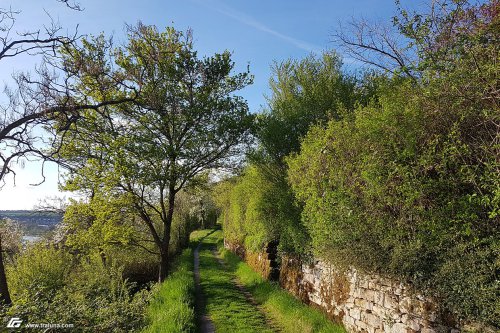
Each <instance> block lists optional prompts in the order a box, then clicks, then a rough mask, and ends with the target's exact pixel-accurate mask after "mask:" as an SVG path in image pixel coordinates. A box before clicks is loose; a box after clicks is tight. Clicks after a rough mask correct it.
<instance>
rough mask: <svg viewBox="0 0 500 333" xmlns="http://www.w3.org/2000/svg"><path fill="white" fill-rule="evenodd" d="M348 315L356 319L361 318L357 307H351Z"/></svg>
mask: <svg viewBox="0 0 500 333" xmlns="http://www.w3.org/2000/svg"><path fill="white" fill-rule="evenodd" d="M349 316H351V317H353V318H354V319H356V320H360V319H361V311H360V310H359V309H356V308H354V309H351V310H349Z"/></svg>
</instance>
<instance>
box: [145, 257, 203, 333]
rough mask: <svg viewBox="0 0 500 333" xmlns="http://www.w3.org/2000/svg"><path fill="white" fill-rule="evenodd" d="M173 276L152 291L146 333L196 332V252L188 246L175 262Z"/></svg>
mask: <svg viewBox="0 0 500 333" xmlns="http://www.w3.org/2000/svg"><path fill="white" fill-rule="evenodd" d="M174 267H175V268H174V270H173V272H172V273H171V274H170V276H169V277H168V278H167V279H166V280H165V281H164V282H163V283H162V284H161V285H159V286H158V287H157V290H155V291H153V293H154V295H155V296H154V298H153V299H152V301H151V302H150V304H149V306H148V309H147V319H148V326H147V327H146V328H145V329H144V330H143V331H142V332H143V333H187V332H194V331H195V314H194V302H193V300H194V277H193V252H192V249H190V248H188V249H186V250H184V251H183V252H182V254H181V255H180V256H179V257H178V258H177V260H176V263H175V264H174Z"/></svg>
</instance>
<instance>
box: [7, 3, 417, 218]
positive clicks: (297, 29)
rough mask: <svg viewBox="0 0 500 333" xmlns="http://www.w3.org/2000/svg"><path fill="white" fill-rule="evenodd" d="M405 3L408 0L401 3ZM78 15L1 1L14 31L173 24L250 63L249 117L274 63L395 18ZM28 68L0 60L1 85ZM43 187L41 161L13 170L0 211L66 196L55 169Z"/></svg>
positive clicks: (155, 6) (281, 7)
mask: <svg viewBox="0 0 500 333" xmlns="http://www.w3.org/2000/svg"><path fill="white" fill-rule="evenodd" d="M402 3H403V4H409V3H411V1H409V0H407V1H402ZM80 4H81V5H82V7H83V8H84V10H83V11H82V12H75V11H71V10H69V9H67V8H65V7H64V6H63V5H61V4H59V3H57V2H56V1H55V0H24V1H13V0H12V1H8V0H2V1H1V2H0V6H1V7H3V8H6V7H9V6H12V8H13V9H19V10H21V11H22V13H21V14H20V15H19V20H18V22H17V29H18V31H23V30H28V29H32V28H35V27H39V26H41V25H43V24H44V23H46V22H47V21H48V17H47V14H46V13H45V11H46V12H48V13H50V14H51V16H52V17H53V18H54V19H55V20H58V21H60V23H61V25H62V26H63V27H64V28H65V29H67V30H68V31H74V29H75V26H76V25H77V24H78V31H79V32H80V33H81V34H98V33H100V32H104V33H106V34H107V35H110V34H113V35H114V39H115V41H117V42H124V41H125V37H124V24H125V23H130V24H135V23H136V22H138V21H142V22H143V23H145V24H154V25H156V26H158V27H159V28H162V29H163V28H164V27H166V26H172V25H173V26H174V27H175V28H177V29H180V30H185V29H188V28H191V29H192V30H193V33H194V40H195V48H196V49H197V50H198V52H199V54H200V55H210V54H213V53H215V52H221V51H224V50H226V49H227V50H229V51H231V52H233V60H234V61H235V62H236V66H237V68H238V69H240V70H244V69H246V66H247V65H248V64H249V65H250V71H251V72H252V74H254V76H255V82H254V84H253V85H252V86H250V87H247V88H245V90H244V91H242V92H241V95H242V96H244V97H245V98H246V99H247V100H248V103H249V106H250V110H251V111H252V112H258V111H259V110H260V109H261V108H262V106H265V98H264V95H265V94H267V93H268V81H269V78H270V75H271V71H270V66H271V64H272V63H273V61H281V60H285V59H288V58H297V59H300V58H302V57H304V56H306V55H308V54H309V53H311V52H313V53H318V52H321V51H322V50H327V49H334V48H335V45H333V44H332V43H331V42H330V39H331V37H330V36H331V34H332V32H333V31H334V29H335V27H336V26H337V24H338V23H339V22H346V21H348V20H349V19H350V18H351V17H360V16H363V17H365V18H367V19H370V20H375V21H386V22H387V21H388V20H389V19H390V18H391V16H392V15H393V14H394V11H395V5H394V1H393V0H353V1H344V0H308V1H306V0H303V1H290V0H268V1H258V0H253V1H250V0H246V1H242V0H232V1H230V0H182V1H181V0H177V1H174V0H165V1H159V0H154V1H153V0H142V1H137V0H134V1H132V0H122V1H117V0H107V1H103V0H81V1H80ZM30 66H33V59H30V58H25V57H24V58H17V59H15V58H14V59H12V60H9V61H2V62H1V63H0V80H1V81H2V83H8V82H9V77H10V74H11V73H12V72H13V71H16V70H23V69H25V68H27V67H28V68H29V67H30ZM0 101H1V98H0ZM45 174H46V176H47V179H46V181H45V183H44V184H43V185H40V186H36V187H34V186H30V185H29V184H30V183H36V182H38V181H40V179H41V176H40V163H37V162H28V163H26V166H25V167H24V168H23V169H20V168H19V169H18V176H17V178H16V186H14V185H13V182H12V179H11V178H9V179H7V182H8V183H7V185H6V186H4V187H3V188H2V189H1V190H0V210H3V209H31V208H33V206H34V205H36V204H37V202H38V201H39V200H40V199H43V198H44V197H51V196H56V195H57V196H68V194H64V193H62V194H61V193H59V192H58V190H57V179H58V177H57V168H56V167H55V166H53V165H52V166H50V165H49V166H48V167H46V172H45Z"/></svg>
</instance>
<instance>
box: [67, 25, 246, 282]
mask: <svg viewBox="0 0 500 333" xmlns="http://www.w3.org/2000/svg"><path fill="white" fill-rule="evenodd" d="M84 45H85V49H82V50H78V49H73V50H70V51H69V52H68V55H67V63H66V66H67V67H68V68H75V69H77V70H78V72H79V75H80V77H81V78H82V80H81V81H80V82H79V83H78V84H79V87H80V88H81V89H82V90H84V91H87V92H88V94H90V95H91V96H94V97H95V98H101V97H102V96H103V95H106V96H120V94H121V92H120V91H115V90H113V89H109V84H108V82H109V80H108V79H107V78H106V77H103V76H95V75H93V71H92V69H93V67H92V66H87V67H86V68H83V67H79V66H76V65H77V64H75V63H74V62H73V60H72V59H80V62H82V63H86V64H91V63H94V64H98V66H99V67H101V68H107V69H109V71H108V72H109V73H110V75H111V77H122V78H123V79H124V80H126V82H127V84H128V86H129V88H130V89H131V90H132V91H136V92H138V94H137V98H135V99H134V102H133V103H129V104H126V105H120V106H116V107H106V108H103V109H101V110H99V112H92V111H91V112H89V113H88V114H87V115H86V118H87V119H88V121H87V122H86V123H82V124H77V125H75V126H72V127H71V128H70V133H69V134H68V135H70V138H71V140H70V141H69V142H68V143H67V144H66V145H65V147H64V148H63V149H62V150H61V154H60V156H61V157H62V158H64V160H65V163H66V164H67V165H68V166H69V167H70V170H71V173H70V177H69V179H68V181H67V185H66V188H67V189H73V190H83V191H85V190H86V191H88V193H89V194H90V195H95V194H96V193H98V192H105V193H109V194H113V193H116V194H118V195H122V194H124V193H126V194H127V195H129V196H130V198H131V199H130V200H131V202H132V206H133V207H134V209H135V212H136V214H137V215H138V216H139V217H140V219H141V221H142V223H144V225H145V226H147V228H148V230H149V232H150V235H151V237H152V239H153V241H154V243H155V245H156V247H157V250H158V251H159V253H160V273H159V279H160V280H161V281H163V280H164V279H165V277H166V274H167V267H168V263H169V251H168V250H169V244H170V241H171V233H170V231H171V227H172V221H173V217H174V212H175V202H176V196H177V194H178V193H179V191H181V190H182V189H183V188H185V187H186V186H187V185H188V184H189V183H190V182H191V181H193V180H194V179H195V177H196V176H197V175H199V174H200V173H202V172H205V171H207V170H214V169H219V168H224V167H227V166H229V165H230V164H231V163H233V162H234V161H235V159H236V158H238V157H239V156H240V154H241V147H242V144H244V143H245V141H246V140H247V134H248V131H249V127H250V125H251V123H252V116H250V115H249V113H248V106H247V103H246V101H244V100H243V99H242V98H241V97H239V96H236V95H234V93H235V92H236V91H238V90H240V89H242V88H243V87H245V86H246V85H248V84H250V83H251V80H252V79H251V76H250V75H249V73H248V72H245V73H240V74H236V75H232V74H231V72H232V70H233V67H234V63H233V62H232V61H231V55H230V53H229V52H227V51H226V52H224V53H221V54H215V55H214V56H211V57H205V58H203V59H200V58H199V57H198V55H197V52H196V51H195V50H194V48H193V43H192V35H191V32H189V31H188V32H186V33H184V32H180V31H177V30H175V29H174V28H167V29H166V30H165V31H164V32H159V31H158V30H157V29H156V28H155V27H153V26H145V25H142V24H138V25H137V26H136V27H129V41H128V44H127V45H126V46H124V47H119V48H117V49H116V50H114V51H113V53H112V61H114V62H115V63H116V66H117V68H113V65H112V63H111V62H110V61H111V60H110V59H109V58H107V57H106V46H107V43H106V41H105V40H104V38H103V37H99V38H95V39H93V40H86V41H85V42H84ZM157 222H159V223H157Z"/></svg>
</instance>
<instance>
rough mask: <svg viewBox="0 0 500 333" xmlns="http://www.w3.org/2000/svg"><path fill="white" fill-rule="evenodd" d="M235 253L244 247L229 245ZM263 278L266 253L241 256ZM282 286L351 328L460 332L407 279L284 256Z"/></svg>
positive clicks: (411, 332)
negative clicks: (391, 277) (400, 280)
mask: <svg viewBox="0 0 500 333" xmlns="http://www.w3.org/2000/svg"><path fill="white" fill-rule="evenodd" d="M225 244H226V248H228V249H230V250H232V251H233V252H236V251H235V250H238V252H239V253H240V254H241V253H244V251H241V247H240V246H235V245H234V244H229V243H225ZM242 257H244V258H245V260H246V261H247V262H248V263H249V264H250V265H251V267H252V268H253V269H254V270H256V271H257V272H259V273H260V274H261V275H262V276H263V277H264V278H269V277H270V271H271V269H272V267H271V266H272V265H273V263H272V262H273V260H271V259H272V258H271V259H270V258H269V254H268V251H267V250H266V249H264V250H263V251H262V252H261V253H257V254H249V253H244V255H243V256H242ZM279 282H280V285H281V286H282V287H283V288H285V289H287V290H288V291H290V292H291V293H293V294H294V295H295V296H296V297H298V298H299V299H301V300H302V301H303V302H304V303H306V304H309V305H311V306H315V307H318V308H320V309H321V310H323V311H324V312H325V313H326V314H327V315H328V316H329V317H330V318H331V319H332V320H335V321H337V322H341V323H342V324H343V325H344V326H345V327H346V329H347V330H348V331H350V332H368V333H379V332H380V333H381V332H391V333H416V332H422V333H438V332H450V333H456V332H460V330H459V329H458V328H457V327H456V323H455V321H454V319H453V317H452V316H450V315H449V314H446V313H440V312H439V311H438V306H437V305H436V303H435V302H434V301H433V300H432V299H430V298H426V297H423V296H422V295H420V294H418V293H416V292H415V291H414V290H412V288H411V287H410V286H408V285H406V284H404V283H401V282H398V281H395V280H393V279H389V278H387V277H383V276H380V275H377V274H365V273H362V272H360V271H357V270H356V269H354V268H350V269H347V270H339V269H336V268H335V267H334V266H332V265H330V264H328V263H326V262H324V261H321V260H316V261H313V262H312V263H304V262H302V261H300V260H299V259H297V258H293V257H282V258H281V267H280V270H279Z"/></svg>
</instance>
